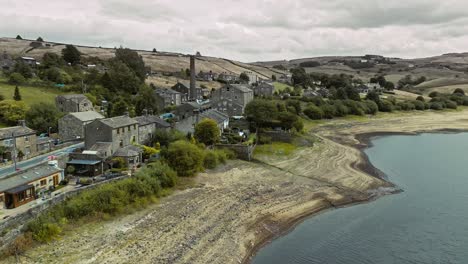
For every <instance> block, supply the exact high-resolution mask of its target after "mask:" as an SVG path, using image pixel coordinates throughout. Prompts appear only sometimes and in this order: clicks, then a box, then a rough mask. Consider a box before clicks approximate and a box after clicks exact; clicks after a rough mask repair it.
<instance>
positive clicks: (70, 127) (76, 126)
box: [58, 111, 104, 141]
mask: <svg viewBox="0 0 468 264" xmlns="http://www.w3.org/2000/svg"><path fill="white" fill-rule="evenodd" d="M103 118H104V116H102V115H101V114H99V113H97V112H94V111H86V112H76V113H69V114H67V115H65V116H63V117H62V118H60V119H59V121H58V129H59V134H60V138H61V139H62V141H70V140H79V139H84V137H85V126H86V125H87V124H89V123H91V122H93V121H94V120H96V119H103Z"/></svg>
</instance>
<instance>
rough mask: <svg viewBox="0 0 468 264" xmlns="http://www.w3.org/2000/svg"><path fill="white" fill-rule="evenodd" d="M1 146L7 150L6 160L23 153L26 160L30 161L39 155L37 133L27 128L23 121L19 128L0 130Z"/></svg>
mask: <svg viewBox="0 0 468 264" xmlns="http://www.w3.org/2000/svg"><path fill="white" fill-rule="evenodd" d="M0 146H3V147H5V148H6V152H5V153H4V158H5V159H9V160H11V159H13V157H14V156H15V146H16V156H17V157H18V154H20V152H21V153H23V155H24V158H25V159H28V158H31V157H33V156H36V155H37V136H36V131H34V130H32V129H30V128H29V127H27V126H26V123H25V122H24V121H23V120H22V121H20V125H19V126H14V127H6V128H0Z"/></svg>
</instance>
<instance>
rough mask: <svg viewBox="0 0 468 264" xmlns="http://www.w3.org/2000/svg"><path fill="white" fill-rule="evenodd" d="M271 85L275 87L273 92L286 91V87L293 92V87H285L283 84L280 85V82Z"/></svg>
mask: <svg viewBox="0 0 468 264" xmlns="http://www.w3.org/2000/svg"><path fill="white" fill-rule="evenodd" d="M273 85H274V86H275V92H281V91H283V90H284V89H286V88H288V87H289V88H290V89H291V90H294V87H292V86H290V85H287V84H284V83H280V82H274V83H273Z"/></svg>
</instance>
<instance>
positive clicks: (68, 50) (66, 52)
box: [62, 45, 81, 65]
mask: <svg viewBox="0 0 468 264" xmlns="http://www.w3.org/2000/svg"><path fill="white" fill-rule="evenodd" d="M62 57H63V60H64V61H66V62H68V63H70V64H72V65H76V64H78V63H80V60H81V53H80V51H79V50H78V49H77V48H76V47H75V46H73V45H66V46H65V48H64V49H62Z"/></svg>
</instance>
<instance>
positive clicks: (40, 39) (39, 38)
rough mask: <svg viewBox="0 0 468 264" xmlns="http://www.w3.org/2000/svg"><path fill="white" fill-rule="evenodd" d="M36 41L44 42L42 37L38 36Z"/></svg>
mask: <svg viewBox="0 0 468 264" xmlns="http://www.w3.org/2000/svg"><path fill="white" fill-rule="evenodd" d="M36 41H39V42H44V39H43V38H42V37H38V38H37V39H36Z"/></svg>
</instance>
